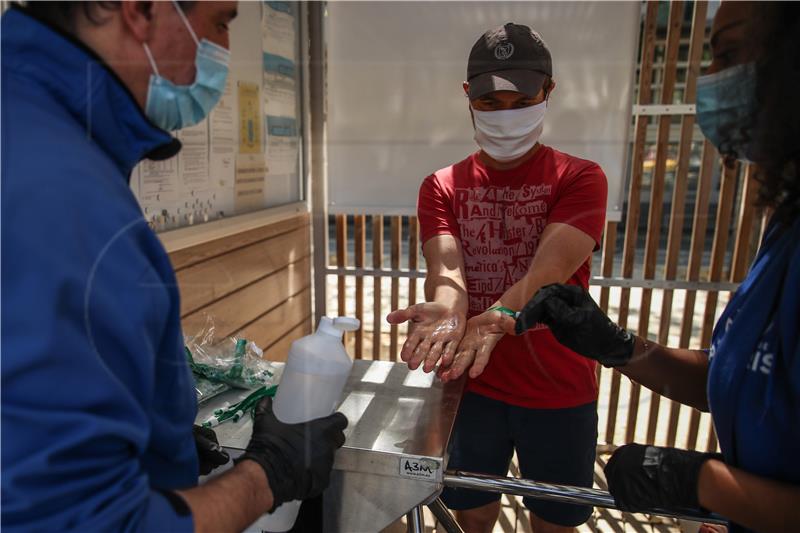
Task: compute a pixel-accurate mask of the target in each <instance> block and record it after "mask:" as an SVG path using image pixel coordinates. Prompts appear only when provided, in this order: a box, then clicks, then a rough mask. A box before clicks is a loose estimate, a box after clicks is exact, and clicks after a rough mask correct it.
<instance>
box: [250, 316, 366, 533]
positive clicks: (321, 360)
mask: <svg viewBox="0 0 800 533" xmlns="http://www.w3.org/2000/svg"><path fill="white" fill-rule="evenodd" d="M360 325H361V324H360V322H359V321H358V320H357V319H355V318H349V317H337V318H329V317H326V316H324V317H322V318H321V319H320V322H319V327H318V328H317V331H316V332H315V333H313V334H312V335H308V336H306V337H303V338H302V339H298V340H296V341H294V342H293V343H292V346H291V348H289V356H288V357H287V358H286V366H285V367H284V369H283V375H282V376H281V381H280V384H279V385H278V392H277V394H276V395H275V401H274V403H273V409H274V412H275V416H276V417H277V418H278V420H280V421H281V422H285V423H287V424H299V423H301V422H308V421H309V420H313V419H315V418H321V417H324V416H328V415H330V414H332V413H333V412H334V411H335V410H336V408H337V407H338V405H339V401H340V400H341V397H342V391H343V390H344V386H345V385H346V384H347V378H348V377H349V376H350V370H351V369H352V368H353V361H352V359H350V356H349V355H347V351H346V350H345V349H344V345H343V344H342V335H343V334H344V332H345V331H355V330H357V329H358V328H359V327H360ZM300 503H301V502H300V501H292V502H286V503H284V504H283V505H281V506H280V507H278V508H277V509H275V511H274V512H272V513H271V514H269V515H266V516H263V517H261V519H259V520H258V522H256V524H253V526H252V527H251V528H250V529H248V531H253V530H255V531H258V530H262V531H269V532H275V533H277V532H282V531H289V530H290V529H291V528H292V526H294V523H295V520H297V512H298V511H299V510H300Z"/></svg>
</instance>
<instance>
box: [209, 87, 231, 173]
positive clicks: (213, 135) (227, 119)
mask: <svg viewBox="0 0 800 533" xmlns="http://www.w3.org/2000/svg"><path fill="white" fill-rule="evenodd" d="M234 105H235V102H234V94H233V89H232V88H231V84H230V82H229V83H228V84H227V85H225V92H224V93H223V94H222V97H221V98H220V99H219V103H217V106H216V107H215V108H214V110H213V111H212V112H211V115H210V117H209V138H210V150H211V153H210V154H209V166H210V168H209V181H210V183H211V186H212V187H233V179H234V174H235V171H236V127H235V125H234V113H233V110H234Z"/></svg>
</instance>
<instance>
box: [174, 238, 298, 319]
mask: <svg viewBox="0 0 800 533" xmlns="http://www.w3.org/2000/svg"><path fill="white" fill-rule="evenodd" d="M309 247H310V235H309V227H308V226H304V227H301V228H298V229H296V230H294V231H291V232H289V233H284V234H282V235H279V236H277V237H275V238H272V239H268V240H264V241H258V242H256V243H254V244H251V245H249V246H245V247H244V248H238V249H236V250H234V251H232V252H229V253H227V254H225V255H222V256H218V257H215V258H213V259H209V260H208V261H203V262H202V263H197V264H195V265H192V266H190V267H188V268H185V269H183V270H180V271H179V272H177V278H178V284H179V286H180V290H181V316H182V317H183V316H187V315H189V314H190V313H193V312H195V311H197V310H198V309H200V308H202V307H205V306H207V305H209V304H211V303H213V302H215V301H216V300H219V299H220V298H223V297H225V296H227V295H228V294H230V293H232V292H233V291H236V290H238V289H240V288H242V287H244V286H245V285H248V284H250V283H252V282H254V281H257V280H259V279H261V278H263V277H265V276H268V275H269V274H271V273H273V272H276V271H278V270H280V269H282V268H284V267H286V265H288V264H290V263H293V262H295V261H297V260H298V259H300V258H302V257H305V256H307V255H308V253H309V249H310V248H309Z"/></svg>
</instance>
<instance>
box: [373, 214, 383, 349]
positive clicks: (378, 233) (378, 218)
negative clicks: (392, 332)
mask: <svg viewBox="0 0 800 533" xmlns="http://www.w3.org/2000/svg"><path fill="white" fill-rule="evenodd" d="M372 266H373V268H375V269H376V270H378V269H380V268H381V267H382V266H383V215H372ZM372 279H373V283H374V285H373V287H372V293H373V300H372V306H373V309H372V321H373V326H372V359H374V360H375V361H377V360H379V359H380V358H381V322H382V317H381V280H382V278H381V277H380V276H375V277H373V278H372Z"/></svg>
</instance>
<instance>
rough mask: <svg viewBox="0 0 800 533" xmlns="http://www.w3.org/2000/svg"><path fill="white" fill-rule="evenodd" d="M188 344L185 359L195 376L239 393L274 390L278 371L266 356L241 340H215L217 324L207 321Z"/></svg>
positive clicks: (253, 345) (252, 344)
mask: <svg viewBox="0 0 800 533" xmlns="http://www.w3.org/2000/svg"><path fill="white" fill-rule="evenodd" d="M185 342H186V356H187V358H188V359H189V365H190V366H191V368H192V372H193V373H194V374H195V376H200V377H203V378H206V379H207V380H209V381H212V382H214V383H225V384H227V385H230V386H231V387H236V388H240V389H255V388H257V387H263V386H267V387H269V386H271V385H273V384H274V382H275V381H276V380H275V367H274V366H273V365H272V364H271V363H270V362H269V361H267V360H265V359H263V358H262V356H263V355H264V352H263V351H261V349H260V348H259V347H258V346H256V344H255V343H254V342H252V341H248V340H247V339H245V338H242V337H227V338H224V339H217V338H216V337H215V328H214V320H213V319H212V318H211V317H208V318H207V319H206V325H205V326H204V327H203V329H202V330H201V331H200V332H199V333H198V334H197V335H194V336H192V337H188V338H186V340H185Z"/></svg>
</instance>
